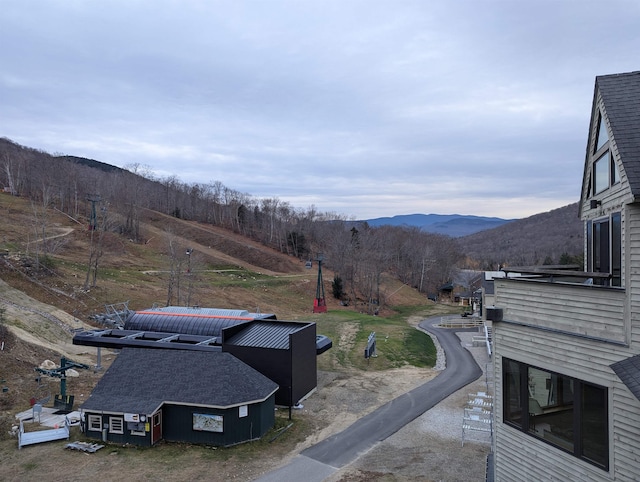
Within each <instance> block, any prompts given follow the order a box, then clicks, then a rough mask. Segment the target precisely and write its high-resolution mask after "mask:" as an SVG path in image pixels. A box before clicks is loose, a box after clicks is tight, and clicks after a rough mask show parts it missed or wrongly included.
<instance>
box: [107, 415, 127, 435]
mask: <svg viewBox="0 0 640 482" xmlns="http://www.w3.org/2000/svg"><path fill="white" fill-rule="evenodd" d="M109 433H124V419H123V418H121V417H109Z"/></svg>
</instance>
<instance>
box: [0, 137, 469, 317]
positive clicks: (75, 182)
mask: <svg viewBox="0 0 640 482" xmlns="http://www.w3.org/2000/svg"><path fill="white" fill-rule="evenodd" d="M0 184H1V185H2V186H3V187H4V190H5V191H8V192H10V193H11V194H14V195H19V196H23V197H27V198H29V199H30V200H31V201H32V203H33V205H34V210H42V209H56V210H58V211H60V212H63V213H65V214H67V215H69V216H71V217H73V218H74V219H78V218H80V217H82V218H84V219H88V220H89V221H88V223H89V224H90V223H92V222H95V223H96V225H95V226H93V227H96V226H98V227H100V229H102V230H103V231H104V230H109V231H114V232H117V233H119V234H121V235H122V236H125V237H127V238H128V239H129V240H131V241H133V242H144V241H145V237H144V236H145V235H144V232H143V230H142V228H141V222H140V217H141V212H142V210H144V209H150V210H153V211H159V212H162V213H165V214H168V215H171V216H174V217H176V218H180V219H184V220H190V221H198V222H201V223H209V224H212V225H215V226H220V227H223V228H226V229H229V230H232V231H234V232H236V233H239V234H242V235H244V236H247V237H249V238H251V239H254V240H256V241H259V242H260V243H262V244H263V245H265V246H268V247H271V248H274V249H276V250H278V251H280V252H282V253H286V254H288V255H290V256H294V257H296V258H298V259H301V260H314V259H315V258H316V257H317V256H318V254H319V253H322V254H323V257H324V261H323V264H324V265H325V266H327V267H328V268H330V269H331V270H332V271H334V272H335V273H336V276H337V277H338V278H339V282H340V285H341V286H342V287H343V288H342V290H341V291H342V292H341V296H342V297H345V298H351V299H363V300H365V302H367V303H368V304H370V305H371V306H374V305H376V304H381V303H384V299H383V298H384V293H381V292H380V286H381V280H382V277H383V276H385V275H390V276H394V277H396V278H397V279H399V280H400V281H402V282H403V283H405V284H407V285H409V286H411V287H413V288H415V289H417V290H419V291H420V292H422V293H425V294H427V293H434V292H437V290H438V287H439V286H440V285H442V284H443V283H446V282H447V281H449V280H451V278H452V276H453V271H454V270H455V266H456V264H457V263H458V261H459V260H460V259H461V253H460V250H459V248H458V245H457V243H456V240H455V239H453V238H450V237H448V236H443V235H438V234H430V233H425V232H422V231H420V230H419V229H417V228H406V227H391V226H383V227H371V226H368V225H367V223H366V222H357V221H354V220H353V219H348V218H347V217H346V216H344V215H340V214H337V213H328V212H319V211H318V210H317V209H316V208H315V207H314V206H310V207H307V208H305V209H301V208H296V207H294V206H291V205H290V204H289V203H288V202H286V201H283V200H281V199H278V198H277V197H271V198H256V197H253V196H251V195H249V194H246V193H242V192H239V191H237V190H234V189H232V188H229V187H227V186H225V185H224V184H222V183H221V182H220V181H211V182H208V183H185V182H183V181H181V180H180V179H179V178H178V177H176V176H169V177H166V178H158V177H156V176H154V175H153V174H152V172H151V171H150V169H148V168H146V167H145V166H142V165H140V164H131V165H129V166H126V168H124V169H122V168H118V167H115V166H111V165H108V164H105V163H102V162H99V161H94V160H90V159H84V158H78V157H73V156H66V155H61V154H49V153H46V152H44V151H41V150H37V149H32V148H28V147H24V146H21V145H19V144H17V143H15V142H13V141H11V140H9V139H6V138H3V139H0ZM43 222H44V221H43ZM42 229H43V230H44V228H42ZM100 236H101V233H100V230H97V231H96V233H95V234H93V233H92V250H91V259H90V260H89V263H88V265H89V268H88V270H87V280H86V282H85V286H90V285H91V284H95V282H96V276H97V270H98V266H99V259H100V256H101V250H102V249H103V248H102V246H101V244H100V243H99V241H100ZM43 237H44V235H43ZM94 238H95V242H94ZM167 249H168V251H170V250H171V249H172V247H171V246H168V247H167ZM372 309H373V308H372Z"/></svg>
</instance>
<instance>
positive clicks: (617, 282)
mask: <svg viewBox="0 0 640 482" xmlns="http://www.w3.org/2000/svg"><path fill="white" fill-rule="evenodd" d="M587 243H588V246H589V252H588V259H587V271H595V272H597V273H610V274H611V282H610V284H611V286H622V217H621V214H620V213H612V214H611V216H610V217H607V218H603V219H598V220H595V221H590V222H589V223H588V224H587Z"/></svg>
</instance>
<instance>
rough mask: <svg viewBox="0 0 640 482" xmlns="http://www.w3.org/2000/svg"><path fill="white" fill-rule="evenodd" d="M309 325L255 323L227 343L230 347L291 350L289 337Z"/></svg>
mask: <svg viewBox="0 0 640 482" xmlns="http://www.w3.org/2000/svg"><path fill="white" fill-rule="evenodd" d="M305 326H308V324H307V323H304V324H302V323H287V322H283V321H280V322H277V323H266V322H261V323H254V324H252V325H251V326H249V327H247V328H246V329H244V330H242V331H241V332H240V333H238V334H236V335H234V336H232V337H231V338H230V339H229V340H227V341H226V344H228V345H236V346H251V347H256V348H272V349H276V350H286V349H288V348H289V335H290V334H292V333H295V332H297V331H300V330H301V329H303V328H304V327H305Z"/></svg>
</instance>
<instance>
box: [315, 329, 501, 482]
mask: <svg viewBox="0 0 640 482" xmlns="http://www.w3.org/2000/svg"><path fill="white" fill-rule="evenodd" d="M474 334H476V333H473V332H460V333H458V337H459V338H460V340H461V343H462V344H463V345H464V346H465V347H466V348H467V349H468V350H469V351H470V352H471V354H472V355H473V356H474V358H475V360H476V362H477V363H478V365H479V366H480V367H481V368H482V369H483V376H482V377H480V378H479V379H478V380H476V381H475V382H473V383H471V384H470V385H467V386H466V387H464V388H462V389H461V390H458V391H457V392H455V393H454V394H452V395H451V396H449V397H447V398H446V399H444V400H443V401H442V402H440V403H439V404H438V405H436V406H435V407H434V408H432V409H431V410H429V411H428V412H426V413H425V414H423V415H422V416H420V417H418V418H417V419H416V420H414V421H413V422H411V423H410V424H408V425H406V426H405V427H404V428H402V429H401V430H399V431H398V432H396V433H395V434H394V435H392V436H391V437H389V438H387V439H386V440H383V441H381V442H380V443H378V444H377V445H376V446H375V447H373V448H372V449H371V450H370V451H369V452H368V453H366V454H365V455H363V456H361V457H360V458H359V459H358V460H356V461H355V462H353V463H352V464H350V465H348V466H347V467H344V468H342V469H341V470H339V471H338V472H336V473H335V474H333V475H332V476H330V477H329V478H327V479H326V480H327V481H328V482H360V481H362V482H364V481H460V482H462V481H480V480H484V478H485V471H486V458H487V455H488V453H489V451H490V448H491V446H490V442H491V439H490V436H489V434H486V433H480V432H478V433H473V434H472V435H471V436H469V437H467V440H465V444H464V446H462V417H463V412H464V406H465V404H466V402H467V399H468V395H469V393H475V392H479V391H483V392H489V393H490V390H489V389H488V387H489V388H490V385H491V384H490V383H488V382H490V381H491V380H492V376H491V368H490V366H489V373H488V374H487V367H488V362H489V357H488V354H487V352H486V348H485V347H474V346H473V343H472V336H473V335H474ZM439 359H440V357H439ZM436 368H438V366H436Z"/></svg>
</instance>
